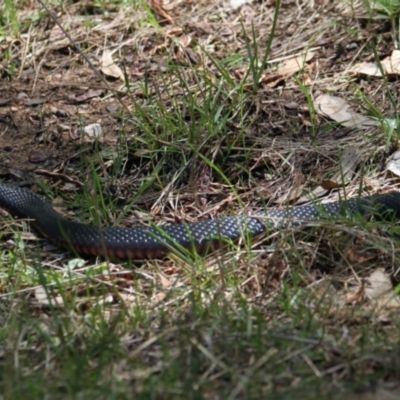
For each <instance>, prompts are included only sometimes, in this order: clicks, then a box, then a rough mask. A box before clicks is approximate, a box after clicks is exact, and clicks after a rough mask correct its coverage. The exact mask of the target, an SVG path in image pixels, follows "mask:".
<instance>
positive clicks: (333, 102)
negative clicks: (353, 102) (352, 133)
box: [314, 94, 377, 129]
mask: <svg viewBox="0 0 400 400" xmlns="http://www.w3.org/2000/svg"><path fill="white" fill-rule="evenodd" d="M314 105H315V109H316V111H317V113H318V114H320V115H325V116H327V117H329V118H331V119H333V120H334V121H336V122H339V123H340V124H341V125H343V126H347V127H357V128H360V129H364V128H368V127H370V126H376V125H377V122H376V121H375V120H373V119H372V118H369V117H366V116H364V115H361V114H358V113H356V112H355V111H353V110H352V109H351V108H350V105H349V104H348V103H347V102H346V101H345V100H343V99H342V98H340V97H336V96H331V95H329V94H323V95H321V96H318V97H317V98H316V99H315V101H314Z"/></svg>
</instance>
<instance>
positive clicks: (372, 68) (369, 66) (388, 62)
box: [351, 50, 400, 77]
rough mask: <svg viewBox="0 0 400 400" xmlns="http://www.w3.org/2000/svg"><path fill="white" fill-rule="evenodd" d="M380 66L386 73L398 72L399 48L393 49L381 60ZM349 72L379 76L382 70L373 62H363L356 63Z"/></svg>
mask: <svg viewBox="0 0 400 400" xmlns="http://www.w3.org/2000/svg"><path fill="white" fill-rule="evenodd" d="M381 66H382V69H383V71H384V73H385V74H386V75H399V74H400V50H393V52H392V54H391V55H390V56H389V57H386V58H385V59H384V60H382V61H381ZM351 72H355V73H358V74H364V75H368V76H375V77H381V76H382V72H381V69H380V68H379V66H378V65H377V64H376V63H373V62H363V63H359V64H356V65H355V66H354V67H353V68H352V69H351Z"/></svg>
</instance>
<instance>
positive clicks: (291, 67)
mask: <svg viewBox="0 0 400 400" xmlns="http://www.w3.org/2000/svg"><path fill="white" fill-rule="evenodd" d="M314 55H315V53H314V52H312V51H307V53H305V54H300V55H299V56H297V57H294V58H290V59H289V60H286V61H285V62H284V63H283V65H282V66H281V67H280V68H279V69H278V71H276V72H277V73H278V74H280V75H285V76H287V77H288V76H292V75H294V74H295V73H296V72H299V71H301V70H302V69H303V68H304V67H305V65H306V62H308V61H310V60H312V59H313V58H314Z"/></svg>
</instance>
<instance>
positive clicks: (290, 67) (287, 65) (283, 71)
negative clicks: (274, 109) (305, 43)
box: [260, 50, 315, 87]
mask: <svg viewBox="0 0 400 400" xmlns="http://www.w3.org/2000/svg"><path fill="white" fill-rule="evenodd" d="M314 55H315V53H314V52H312V51H311V50H309V51H307V52H306V53H303V54H300V55H298V56H296V57H293V58H290V59H288V60H285V61H284V62H283V64H282V65H281V67H279V68H278V70H277V71H275V72H274V73H273V74H267V75H265V76H263V77H261V79H260V81H261V82H263V83H265V84H267V86H269V87H275V86H277V85H278V84H279V83H280V82H282V81H283V80H285V79H287V78H289V77H291V76H293V75H294V74H295V73H296V72H299V71H301V70H302V69H303V68H304V67H305V65H306V63H307V62H308V61H310V60H312V59H313V58H314Z"/></svg>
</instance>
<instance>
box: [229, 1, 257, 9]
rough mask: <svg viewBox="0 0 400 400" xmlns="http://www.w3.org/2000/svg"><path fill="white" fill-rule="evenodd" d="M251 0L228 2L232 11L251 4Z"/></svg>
mask: <svg viewBox="0 0 400 400" xmlns="http://www.w3.org/2000/svg"><path fill="white" fill-rule="evenodd" d="M251 2H252V0H229V5H230V6H231V8H232V9H233V10H236V9H237V8H239V7H241V6H243V5H244V4H247V3H251Z"/></svg>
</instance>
